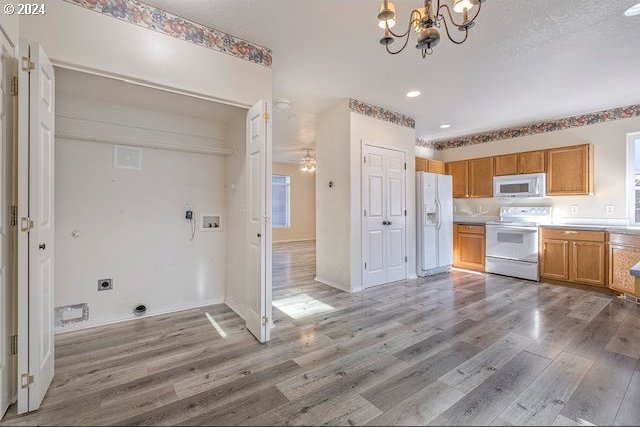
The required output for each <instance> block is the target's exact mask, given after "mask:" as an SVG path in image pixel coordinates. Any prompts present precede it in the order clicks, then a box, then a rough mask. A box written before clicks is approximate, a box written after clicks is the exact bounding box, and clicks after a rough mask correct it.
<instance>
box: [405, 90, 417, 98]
mask: <svg viewBox="0 0 640 427" xmlns="http://www.w3.org/2000/svg"><path fill="white" fill-rule="evenodd" d="M417 96H420V91H419V90H412V91H410V92H407V98H415V97H417Z"/></svg>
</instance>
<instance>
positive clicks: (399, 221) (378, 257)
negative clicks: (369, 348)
mask: <svg viewBox="0 0 640 427" xmlns="http://www.w3.org/2000/svg"><path fill="white" fill-rule="evenodd" d="M405 167H406V166H405V153H404V152H402V151H396V150H391V149H387V148H381V147H375V146H370V145H364V164H363V169H362V170H363V176H362V205H363V209H364V211H363V215H364V216H363V230H362V236H363V238H362V239H363V241H362V252H363V259H364V265H363V285H364V286H365V287H370V286H376V285H380V284H383V283H389V282H394V281H397V280H403V279H405V278H406V277H407V259H406V243H405V239H406V210H405V208H406V191H405V186H406V181H405V180H406V169H405Z"/></svg>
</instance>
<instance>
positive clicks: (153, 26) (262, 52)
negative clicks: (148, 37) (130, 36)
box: [64, 0, 273, 68]
mask: <svg viewBox="0 0 640 427" xmlns="http://www.w3.org/2000/svg"><path fill="white" fill-rule="evenodd" d="M64 1H66V2H67V3H71V4H74V5H77V6H80V7H84V8H85V9H88V10H92V11H94V12H98V13H101V14H103V15H108V16H111V17H113V18H116V19H119V20H121V21H125V22H129V23H131V24H134V25H137V26H139V27H143V28H147V29H149V30H153V31H156V32H158V33H162V34H166V35H168V36H171V37H175V38H177V39H180V40H184V41H187V42H190V43H193V44H196V45H198V46H203V47H206V48H209V49H212V50H215V51H218V52H223V53H226V54H229V55H232V56H235V57H237V58H240V59H244V60H246V61H250V62H254V63H256V64H260V65H263V66H265V67H268V68H271V63H272V61H273V58H272V55H271V50H270V49H267V48H266V47H262V46H258V45H256V44H253V43H250V42H248V41H246V40H242V39H240V38H238V37H235V36H232V35H231V34H227V33H223V32H222V31H218V30H214V29H213V28H209V27H205V26H204V25H201V24H198V23H196V22H193V21H189V20H187V19H184V18H181V17H179V16H176V15H172V14H170V13H168V12H165V11H164V10H160V9H157V8H155V7H153V6H149V5H147V4H144V3H141V2H139V1H136V0H64Z"/></svg>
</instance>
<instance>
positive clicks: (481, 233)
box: [453, 224, 486, 271]
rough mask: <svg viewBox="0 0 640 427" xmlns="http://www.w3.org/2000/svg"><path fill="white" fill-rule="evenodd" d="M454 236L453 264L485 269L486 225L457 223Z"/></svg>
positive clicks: (476, 269)
mask: <svg viewBox="0 0 640 427" xmlns="http://www.w3.org/2000/svg"><path fill="white" fill-rule="evenodd" d="M454 233H455V235H454V238H453V266H454V267H458V268H464V269H467V270H475V271H484V257H485V244H486V243H485V239H486V237H485V228H484V225H469V224H456V225H455V227H454Z"/></svg>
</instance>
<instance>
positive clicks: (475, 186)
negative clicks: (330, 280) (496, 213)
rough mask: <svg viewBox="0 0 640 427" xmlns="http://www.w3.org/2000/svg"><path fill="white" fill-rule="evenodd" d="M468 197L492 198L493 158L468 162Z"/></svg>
mask: <svg viewBox="0 0 640 427" xmlns="http://www.w3.org/2000/svg"><path fill="white" fill-rule="evenodd" d="M468 175H469V183H468V186H469V197H493V157H487V158H483V159H473V160H469V174H468Z"/></svg>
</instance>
